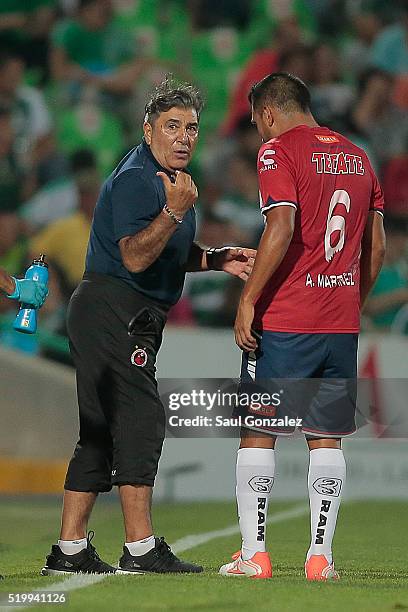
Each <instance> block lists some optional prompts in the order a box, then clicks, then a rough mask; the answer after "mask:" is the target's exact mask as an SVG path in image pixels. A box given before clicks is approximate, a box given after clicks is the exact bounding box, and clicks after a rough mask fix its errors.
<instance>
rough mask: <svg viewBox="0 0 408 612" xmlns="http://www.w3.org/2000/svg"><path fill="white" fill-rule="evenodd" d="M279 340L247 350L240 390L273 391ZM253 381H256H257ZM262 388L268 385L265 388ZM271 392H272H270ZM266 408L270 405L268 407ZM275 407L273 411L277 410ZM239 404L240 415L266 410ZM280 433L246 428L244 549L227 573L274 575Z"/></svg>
mask: <svg viewBox="0 0 408 612" xmlns="http://www.w3.org/2000/svg"><path fill="white" fill-rule="evenodd" d="M277 350H278V351H279V339H277V338H276V337H275V335H274V334H268V333H264V334H263V336H262V340H261V343H260V346H259V348H258V350H257V351H256V353H244V354H243V356H242V367H241V386H240V393H241V397H242V394H243V393H245V392H247V393H248V395H252V394H253V393H258V392H259V391H262V392H265V395H266V392H268V393H269V392H271V391H272V389H271V388H270V385H266V383H267V381H270V380H271V379H272V378H280V377H281V376H282V375H281V372H280V371H278V370H277V369H276V368H274V367H273V364H274V363H276V362H277V360H276V351H277ZM253 381H255V382H254V383H253ZM261 387H265V388H262V389H261ZM270 394H271V393H270ZM264 408H265V409H266V410H267V409H268V407H267V406H265V407H264ZM272 408H273V407H271V414H272V412H274V411H273V409H272ZM244 412H245V413H246V414H245V415H244V414H243V413H242V408H241V407H238V409H237V414H238V413H239V414H240V416H241V418H245V416H255V415H256V416H257V417H259V418H260V417H261V414H262V413H259V412H258V413H252V415H251V406H249V408H248V410H244ZM275 444H276V435H274V433H272V432H271V431H267V430H266V429H265V430H264V431H262V429H257V430H254V429H250V428H248V427H243V428H242V430H241V442H240V447H239V450H238V453H237V461H236V498H237V508H238V518H239V527H240V531H241V538H242V545H241V550H240V551H239V552H238V553H235V554H234V555H233V561H232V562H231V563H227V564H225V565H223V566H222V567H221V568H220V574H222V575H223V576H249V577H252V578H270V577H271V576H272V567H271V562H270V558H269V554H268V553H267V552H266V522H267V516H268V505H269V497H270V494H271V491H272V486H273V483H274V477H275V450H274V449H275Z"/></svg>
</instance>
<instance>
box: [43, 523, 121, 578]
mask: <svg viewBox="0 0 408 612" xmlns="http://www.w3.org/2000/svg"><path fill="white" fill-rule="evenodd" d="M94 535H95V532H94V531H90V532H89V533H88V536H87V541H88V544H87V547H86V548H84V549H83V550H81V551H80V552H79V553H76V554H75V555H65V554H64V553H63V552H62V550H61V549H60V547H59V546H58V545H56V544H54V545H53V546H52V547H51V554H50V555H48V556H47V563H46V565H45V566H44V567H43V568H42V570H41V574H42V576H54V575H58V574H115V573H116V568H115V567H112V565H109V564H108V563H105V562H104V561H102V559H100V558H99V555H98V553H97V552H96V550H95V548H94V547H93V546H92V544H91V540H92V539H93V537H94Z"/></svg>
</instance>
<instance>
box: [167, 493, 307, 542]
mask: <svg viewBox="0 0 408 612" xmlns="http://www.w3.org/2000/svg"><path fill="white" fill-rule="evenodd" d="M308 511H309V506H306V504H301V505H299V506H295V507H294V508H291V509H290V510H284V511H282V512H278V513H277V514H274V515H273V516H271V517H269V518H268V519H267V520H266V522H267V524H268V525H270V524H272V523H280V522H281V521H287V520H288V519H292V518H297V517H299V516H303V515H304V514H306V513H307V512H308ZM236 533H239V525H238V521H237V523H235V524H234V525H230V526H229V527H224V529H216V530H215V531H207V532H206V533H198V534H197V535H189V536H186V537H185V538H180V539H179V540H177V541H176V542H174V544H172V545H171V548H172V551H173V552H174V553H175V554H178V553H181V552H184V551H186V550H189V549H190V548H195V547H196V546H199V545H200V544H206V543H207V542H209V541H210V540H215V539H216V538H225V537H227V536H231V535H235V534H236Z"/></svg>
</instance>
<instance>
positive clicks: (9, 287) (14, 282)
mask: <svg viewBox="0 0 408 612" xmlns="http://www.w3.org/2000/svg"><path fill="white" fill-rule="evenodd" d="M0 290H1V291H2V292H3V293H5V294H6V296H7V297H8V298H10V299H11V300H18V301H19V302H22V303H23V304H31V305H32V306H34V308H41V306H42V305H43V304H44V302H45V299H46V297H47V295H48V289H47V287H46V285H44V283H40V282H39V281H35V280H31V279H29V278H23V279H17V278H14V276H10V275H9V274H7V272H6V271H5V270H2V269H0Z"/></svg>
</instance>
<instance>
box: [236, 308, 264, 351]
mask: <svg viewBox="0 0 408 612" xmlns="http://www.w3.org/2000/svg"><path fill="white" fill-rule="evenodd" d="M254 311H255V309H254V305H253V304H252V302H249V301H248V300H241V301H240V303H239V306H238V312H237V316H236V319H235V325H234V333H235V342H236V343H237V345H238V346H239V348H240V349H242V350H243V351H248V352H250V351H254V350H255V349H256V348H257V346H258V343H257V341H256V339H255V338H254V336H253V334H252V331H251V327H252V322H253V320H254Z"/></svg>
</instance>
